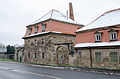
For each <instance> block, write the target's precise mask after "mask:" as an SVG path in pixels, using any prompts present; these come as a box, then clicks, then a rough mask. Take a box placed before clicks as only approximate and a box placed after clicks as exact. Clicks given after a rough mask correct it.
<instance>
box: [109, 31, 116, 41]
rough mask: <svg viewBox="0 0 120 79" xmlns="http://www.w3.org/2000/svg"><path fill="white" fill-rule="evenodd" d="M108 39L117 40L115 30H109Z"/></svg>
mask: <svg viewBox="0 0 120 79" xmlns="http://www.w3.org/2000/svg"><path fill="white" fill-rule="evenodd" d="M115 35H116V36H115ZM115 37H116V38H115ZM110 40H117V32H110Z"/></svg>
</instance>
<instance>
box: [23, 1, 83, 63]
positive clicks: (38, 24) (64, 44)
mask: <svg viewBox="0 0 120 79" xmlns="http://www.w3.org/2000/svg"><path fill="white" fill-rule="evenodd" d="M69 7H70V12H69V13H70V16H69V17H67V16H66V15H64V14H62V13H61V12H59V11H57V10H51V11H49V12H48V13H47V14H45V15H44V16H42V17H41V18H40V19H38V20H37V21H35V22H34V23H32V24H30V25H28V26H26V27H27V30H26V34H25V36H24V37H23V39H24V54H23V61H25V62H38V63H41V64H69V53H70V51H71V50H72V48H73V45H74V43H75V37H76V34H75V33H74V32H75V31H76V30H77V29H78V28H81V27H82V26H83V25H82V24H79V23H78V22H76V21H74V14H73V9H72V4H71V3H70V6H69Z"/></svg>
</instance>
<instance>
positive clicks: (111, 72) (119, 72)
mask: <svg viewBox="0 0 120 79" xmlns="http://www.w3.org/2000/svg"><path fill="white" fill-rule="evenodd" d="M0 62H2V63H10V64H23V65H27V66H32V67H40V68H50V69H61V70H74V71H84V72H92V73H99V74H108V75H120V70H115V69H102V68H88V67H74V66H57V65H44V64H33V63H22V62H10V61H0Z"/></svg>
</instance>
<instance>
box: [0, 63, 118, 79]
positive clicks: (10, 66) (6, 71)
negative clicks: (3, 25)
mask: <svg viewBox="0 0 120 79" xmlns="http://www.w3.org/2000/svg"><path fill="white" fill-rule="evenodd" d="M0 79H120V76H115V75H106V74H97V73H90V72H82V71H69V70H57V69H48V68H38V67H31V66H29V65H28V64H23V63H9V62H0Z"/></svg>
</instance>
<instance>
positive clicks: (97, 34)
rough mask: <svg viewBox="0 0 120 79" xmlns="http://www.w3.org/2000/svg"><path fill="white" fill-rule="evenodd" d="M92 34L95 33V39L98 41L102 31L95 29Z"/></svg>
mask: <svg viewBox="0 0 120 79" xmlns="http://www.w3.org/2000/svg"><path fill="white" fill-rule="evenodd" d="M94 34H95V41H96V42H100V41H101V35H102V32H99V31H96V32H95V33H94Z"/></svg>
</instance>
